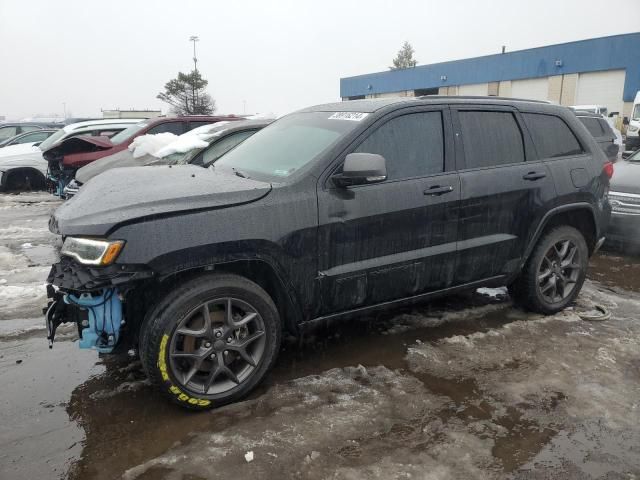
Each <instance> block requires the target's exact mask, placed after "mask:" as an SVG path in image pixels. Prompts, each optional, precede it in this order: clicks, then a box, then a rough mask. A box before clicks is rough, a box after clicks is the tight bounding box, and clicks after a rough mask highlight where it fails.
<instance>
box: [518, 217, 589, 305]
mask: <svg viewBox="0 0 640 480" xmlns="http://www.w3.org/2000/svg"><path fill="white" fill-rule="evenodd" d="M588 262H589V251H588V249H587V244H586V242H585V240H584V237H583V236H582V234H581V233H580V232H579V231H578V230H576V229H575V228H573V227H568V226H563V227H557V228H554V229H553V230H550V231H549V232H547V233H546V234H545V235H544V236H543V237H542V238H541V239H540V240H539V241H538V244H537V245H536V247H535V248H534V250H533V253H532V254H531V256H530V257H529V259H528V260H527V263H526V264H525V267H524V269H523V271H522V273H521V274H520V276H519V277H518V279H517V280H516V282H515V283H514V284H513V285H512V286H511V287H510V289H509V290H510V293H511V294H512V296H513V297H514V299H515V300H516V302H517V303H519V304H521V305H522V306H524V307H525V308H527V309H529V310H532V311H535V312H539V313H544V314H546V315H550V314H554V313H557V312H559V311H561V310H563V309H564V308H566V307H567V306H568V305H569V304H570V303H572V302H573V301H574V300H575V299H576V297H577V296H578V294H579V293H580V289H581V288H582V284H583V283H584V279H585V278H586V275H587V265H588Z"/></svg>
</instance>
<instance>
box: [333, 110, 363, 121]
mask: <svg viewBox="0 0 640 480" xmlns="http://www.w3.org/2000/svg"><path fill="white" fill-rule="evenodd" d="M367 115H369V114H368V113H363V112H336V113H334V114H333V115H331V116H330V117H329V120H351V121H352V122H359V121H360V120H362V119H363V118H366V116H367Z"/></svg>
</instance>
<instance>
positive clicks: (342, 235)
mask: <svg viewBox="0 0 640 480" xmlns="http://www.w3.org/2000/svg"><path fill="white" fill-rule="evenodd" d="M401 112H402V113H399V112H394V114H391V116H387V117H384V118H383V119H381V120H379V121H378V122H376V123H375V124H373V125H372V127H371V128H370V129H368V130H367V131H366V132H364V133H363V134H362V136H361V137H360V138H359V139H358V140H357V141H356V143H355V146H354V147H353V148H351V149H350V150H349V151H348V152H345V155H346V154H347V153H351V152H366V153H376V154H380V155H382V156H383V157H384V158H385V159H386V167H387V179H386V180H385V181H383V182H381V183H376V184H369V185H359V186H352V187H348V188H338V187H336V186H335V185H334V184H333V183H332V182H331V180H330V179H328V180H327V181H326V182H325V183H324V184H322V185H319V187H318V210H319V231H320V235H319V236H318V237H319V245H318V247H319V248H318V251H319V270H320V272H319V275H318V281H319V283H320V290H321V295H322V307H321V310H322V312H321V314H330V313H336V312H340V311H345V310H350V309H354V308H358V307H362V306H366V305H373V304H376V303H380V302H385V301H389V300H394V299H399V298H403V297H409V296H413V295H416V294H420V293H423V292H427V291H430V290H436V289H441V288H445V287H447V286H449V285H450V284H451V283H452V282H453V275H454V259H455V250H456V236H457V208H456V207H457V202H458V199H459V196H460V185H459V179H458V175H457V173H455V172H453V171H452V170H453V168H452V165H453V140H452V137H451V136H450V128H449V126H450V113H449V110H448V109H446V108H419V109H416V108H412V109H404V110H402V111H401ZM341 160H344V157H342V159H341ZM339 164H340V162H338V164H337V165H339ZM338 171H340V167H338V168H337V170H336V171H335V172H333V173H337V172H338Z"/></svg>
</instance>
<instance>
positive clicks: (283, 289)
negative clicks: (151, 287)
mask: <svg viewBox="0 0 640 480" xmlns="http://www.w3.org/2000/svg"><path fill="white" fill-rule="evenodd" d="M215 273H232V274H236V275H239V276H241V277H244V278H247V279H248V280H251V281H252V282H255V283H256V284H258V285H259V286H260V287H262V288H263V289H264V290H265V291H266V292H267V293H268V294H269V296H270V297H271V298H272V299H273V301H274V303H275V304H276V307H277V308H278V311H279V313H280V318H281V319H282V324H283V327H284V328H285V329H286V330H287V331H289V332H290V333H292V334H295V335H297V334H298V333H299V325H300V323H301V319H302V313H301V309H300V306H299V303H298V301H297V299H296V298H295V294H294V292H293V289H292V288H290V286H289V285H288V284H287V282H286V281H285V280H284V276H283V275H282V274H281V273H280V272H279V271H278V269H277V267H276V266H275V265H273V263H272V262H270V261H268V260H267V259H263V258H243V259H234V260H225V261H220V262H217V263H213V264H208V265H201V266H195V267H194V266H190V267H187V268H175V269H174V270H173V271H171V272H167V273H165V274H164V275H162V276H159V278H158V279H157V282H158V283H159V284H160V289H159V291H160V292H162V293H160V295H159V296H160V297H162V296H163V295H164V292H167V291H168V290H170V289H171V288H173V286H175V284H176V283H180V282H185V281H187V280H189V279H191V278H194V277H197V276H201V275H207V274H215Z"/></svg>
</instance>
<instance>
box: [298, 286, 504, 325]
mask: <svg viewBox="0 0 640 480" xmlns="http://www.w3.org/2000/svg"><path fill="white" fill-rule="evenodd" d="M508 279H509V276H507V275H497V276H495V277H489V278H484V279H482V280H477V281H475V282H470V283H465V284H463V285H457V286H455V287H450V288H445V289H444V290H437V291H435V292H427V293H421V294H419V295H414V296H411V297H404V298H399V299H397V300H390V301H387V302H382V303H377V304H375V305H369V306H366V307H359V308H354V309H352V310H346V311H343V312H339V313H332V314H330V315H324V316H322V317H316V318H312V319H311V320H308V321H306V322H303V323H302V324H300V329H301V330H302V331H308V330H313V329H315V328H318V327H320V326H323V325H326V324H330V323H333V322H334V321H339V320H347V319H349V318H353V317H355V316H359V315H366V314H368V313H372V312H376V311H382V310H390V309H393V308H399V307H404V306H408V305H414V304H416V303H421V302H425V301H427V300H433V299H436V298H440V297H445V296H447V295H451V294H453V293H458V292H463V291H465V290H471V289H474V288H478V287H499V286H501V285H505V284H506V283H508V282H507V280H508Z"/></svg>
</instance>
